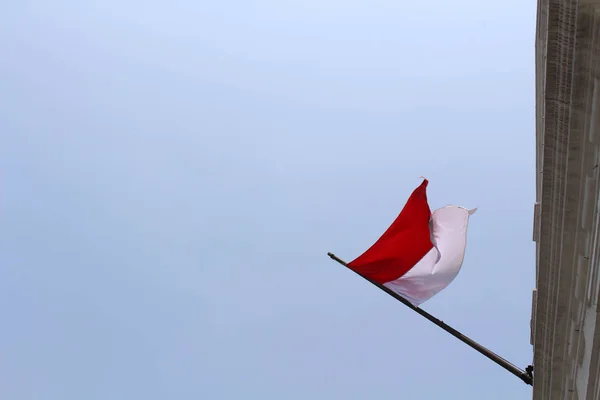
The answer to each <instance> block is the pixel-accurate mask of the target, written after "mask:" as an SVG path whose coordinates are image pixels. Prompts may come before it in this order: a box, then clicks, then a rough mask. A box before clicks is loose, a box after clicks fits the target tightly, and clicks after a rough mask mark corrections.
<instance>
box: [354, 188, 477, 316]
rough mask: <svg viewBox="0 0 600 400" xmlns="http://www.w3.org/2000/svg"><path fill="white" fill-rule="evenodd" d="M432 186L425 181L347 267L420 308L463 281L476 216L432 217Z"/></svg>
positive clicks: (441, 213)
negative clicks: (469, 234)
mask: <svg viewBox="0 0 600 400" xmlns="http://www.w3.org/2000/svg"><path fill="white" fill-rule="evenodd" d="M427 185H428V181H427V180H426V179H424V180H423V183H422V184H421V185H420V186H419V187H418V188H416V189H415V190H414V191H413V193H412V194H411V196H410V197H409V199H408V201H407V202H406V204H405V206H404V208H403V209H402V211H401V212H400V215H398V217H397V218H396V220H395V221H394V222H393V223H392V225H391V226H390V227H389V228H388V229H387V230H386V231H385V232H384V234H383V235H382V236H381V237H380V238H379V239H378V240H377V241H376V242H375V243H374V244H373V245H372V246H371V247H370V248H369V249H368V250H367V251H365V252H364V253H363V254H362V255H360V256H359V257H358V258H356V259H355V260H353V261H351V262H350V263H348V267H349V268H350V269H352V270H353V271H355V272H357V273H358V274H360V275H362V276H364V277H365V278H367V279H370V280H372V281H374V282H377V283H379V284H382V285H383V286H385V287H387V288H388V289H390V290H392V291H394V292H395V293H397V294H398V295H400V296H402V297H403V298H405V299H406V300H408V301H409V302H411V303H412V304H413V305H415V306H418V305H419V304H421V303H423V302H425V301H427V300H429V299H430V298H431V297H433V296H435V295H436V294H437V293H439V292H440V291H441V290H443V289H444V288H446V287H447V286H448V285H449V284H450V283H451V282H452V281H453V280H454V278H455V277H456V275H458V272H459V271H460V269H461V266H462V263H463V259H464V255H465V248H466V245H467V225H468V222H469V216H470V215H472V214H473V213H474V212H475V210H476V209H473V210H469V209H466V208H464V207H459V206H455V205H449V206H446V207H442V208H439V209H437V210H435V211H433V212H431V210H430V208H429V204H428V202H427Z"/></svg>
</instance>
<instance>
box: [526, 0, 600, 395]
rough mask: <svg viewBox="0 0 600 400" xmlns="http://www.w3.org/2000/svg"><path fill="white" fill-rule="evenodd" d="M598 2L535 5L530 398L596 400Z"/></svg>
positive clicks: (599, 367)
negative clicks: (534, 261) (533, 287)
mask: <svg viewBox="0 0 600 400" xmlns="http://www.w3.org/2000/svg"><path fill="white" fill-rule="evenodd" d="M599 61H600V1H558V0H540V1H539V2H538V21H537V38H536V120H537V125H536V131H537V132H536V141H537V155H536V157H537V200H536V207H535V223H534V240H535V241H536V243H537V265H536V271H537V288H536V291H535V292H534V296H535V299H534V310H533V315H532V338H533V345H534V367H535V372H534V376H535V381H534V390H533V393H534V394H533V398H534V399H535V400H552V399H581V400H583V399H600V384H599V379H598V378H599V376H600V359H599V353H600V329H597V328H598V326H599V325H600V318H597V312H598V311H597V310H598V308H597V306H598V295H599V284H600V251H599V245H600V240H599V239H600V238H599V217H600V214H599V201H598V200H599V190H600V187H599V180H598V178H599V171H600V167H598V163H599V162H600V157H599V150H600V147H599V145H600V119H599V116H600V111H599V108H600V62H599Z"/></svg>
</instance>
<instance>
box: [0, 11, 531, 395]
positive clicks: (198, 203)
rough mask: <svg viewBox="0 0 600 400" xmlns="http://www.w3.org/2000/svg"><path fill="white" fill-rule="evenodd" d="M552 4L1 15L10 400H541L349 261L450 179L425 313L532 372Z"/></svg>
mask: <svg viewBox="0 0 600 400" xmlns="http://www.w3.org/2000/svg"><path fill="white" fill-rule="evenodd" d="M535 12H536V4H535V2H534V1H532V0H530V1H528V2H526V4H524V3H523V2H521V1H517V0H511V1H504V2H481V1H473V0H472V1H459V2H446V1H443V0H437V1H425V2H415V1H411V2H409V1H392V0H378V1H373V0H369V1H367V0H349V1H348V0H344V1H341V0H332V1H328V0H262V1H239V0H238V1H235V0H224V1H219V2H208V1H193V0H174V1H170V2H166V1H154V0H144V1H141V0H136V1H134V0H119V1H117V0H104V1H82V0H77V1H75V0H62V1H61V0H56V1H47V0H37V1H36V0H22V1H6V2H4V3H3V4H2V5H1V6H0V54H1V57H0V189H1V190H0V316H1V318H2V324H1V328H0V398H3V399H11V400H29V399H35V400H38V399H44V400H46V399H49V400H54V399H56V400H81V399H85V400H94V399H98V400H106V399H110V400H120V399H123V400H130V399H144V400H153V399H210V400H212V399H215V400H218V399H277V400H279V399H290V400H294V399H332V398H335V399H377V400H385V399H411V400H419V399H449V398H456V399H459V398H460V399H481V398H485V399H492V400H495V399H501V400H506V399H515V400H516V399H529V398H530V397H531V390H530V388H529V387H527V386H526V385H524V384H523V383H522V382H521V381H519V380H518V379H517V378H515V377H513V376H512V375H510V374H508V373H507V372H505V371H504V370H502V369H501V368H500V367H498V366H496V365H495V364H493V363H491V362H490V361H488V360H487V359H485V358H483V357H482V356H480V355H479V354H478V353H476V352H475V351H473V350H471V349H469V348H468V347H466V346H465V345H463V344H462V343H460V342H458V341H457V340H455V339H454V338H452V337H450V336H449V335H447V334H446V333H444V332H443V331H441V330H440V329H438V328H436V327H435V326H433V325H432V324H430V323H429V322H427V321H425V320H423V319H422V318H420V317H418V316H417V315H414V313H412V312H410V311H409V310H407V309H405V308H404V307H403V306H402V305H401V304H399V303H397V302H396V301H394V300H393V299H391V298H389V297H388V296H387V295H385V294H384V293H382V292H380V291H379V290H377V289H375V288H373V287H372V286H370V285H369V284H368V283H366V282H364V281H361V280H360V279H359V278H357V277H356V276H355V275H354V274H352V273H350V272H348V271H346V270H344V268H343V267H341V266H339V265H337V264H336V263H333V262H332V261H330V260H329V258H328V257H327V256H326V253H327V251H334V252H335V253H337V254H338V255H340V256H341V257H343V258H346V259H352V258H353V257H355V256H358V255H359V254H360V253H361V252H362V251H363V250H365V249H366V248H367V247H368V246H370V245H371V243H372V242H373V241H374V240H376V239H377V237H378V236H379V235H380V234H381V233H383V231H384V230H385V229H386V228H387V226H388V225H389V224H390V223H391V222H392V220H393V219H394V218H395V217H396V215H397V213H398V212H399V211H400V209H401V207H402V206H403V204H404V201H405V200H406V198H407V197H408V195H409V194H410V192H411V191H412V190H413V189H414V188H415V187H416V186H417V185H418V184H419V183H420V180H419V179H418V177H419V176H420V175H424V176H426V177H427V178H428V179H429V180H430V182H431V183H430V189H429V196H430V202H431V206H432V207H434V208H435V207H439V206H443V205H445V204H448V203H456V204H460V205H463V206H465V207H479V211H478V213H477V214H475V215H474V216H473V217H472V219H471V225H470V231H469V236H468V243H469V244H468V248H467V255H466V259H465V263H464V266H463V270H462V272H461V274H460V275H459V276H458V278H457V279H456V280H455V281H454V283H453V284H452V285H451V286H450V287H449V288H447V289H446V290H445V291H443V292H442V293H441V294H439V295H438V296H437V297H435V298H434V299H432V300H430V301H429V302H427V303H425V304H424V305H423V308H424V309H426V310H428V311H430V312H432V313H433V314H435V315H436V316H438V317H439V318H441V319H443V320H444V321H446V322H448V323H450V324H452V325H454V326H455V327H456V328H458V329H460V330H462V331H463V332H464V333H466V334H468V335H470V336H471V337H473V338H474V339H475V340H478V341H480V342H481V343H482V344H484V345H487V346H489V347H490V348H491V349H493V350H494V351H496V352H498V353H499V354H501V355H502V356H504V357H505V358H507V359H509V360H511V361H512V362H514V363H515V364H517V365H519V366H521V367H525V366H526V365H527V364H529V363H530V362H531V359H532V347H531V346H530V344H529V318H530V312H531V291H532V289H533V287H534V271H535V258H534V244H533V242H532V239H531V238H532V211H533V205H534V200H535V199H534V190H535V173H534V107H535V103H534V33H535V20H536V15H535Z"/></svg>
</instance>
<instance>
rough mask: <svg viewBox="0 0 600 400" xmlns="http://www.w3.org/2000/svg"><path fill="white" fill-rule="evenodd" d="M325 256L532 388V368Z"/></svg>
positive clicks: (334, 256)
mask: <svg viewBox="0 0 600 400" xmlns="http://www.w3.org/2000/svg"><path fill="white" fill-rule="evenodd" d="M327 255H328V256H329V257H331V259H333V260H335V261H337V262H338V263H340V264H342V265H343V266H345V267H347V268H348V269H350V270H351V271H352V272H354V273H355V274H357V275H358V276H360V277H361V278H363V279H365V280H367V281H369V282H371V283H372V284H373V285H375V286H377V287H378V288H379V289H381V290H383V291H384V292H386V293H387V294H389V295H390V296H392V297H393V298H395V299H396V300H398V301H399V302H400V303H402V304H404V305H405V306H406V307H408V308H410V309H411V310H413V311H414V312H416V313H417V314H419V315H421V316H423V317H425V318H426V319H428V320H429V321H431V322H433V323H434V324H436V325H437V326H439V327H440V328H442V329H443V330H445V331H446V332H448V333H449V334H451V335H452V336H454V337H455V338H457V339H458V340H460V341H461V342H463V343H465V344H466V345H468V346H470V347H472V348H473V349H475V350H477V351H478V352H480V353H481V354H483V355H484V356H486V357H487V358H489V359H490V360H492V361H493V362H495V363H496V364H498V365H500V366H501V367H502V368H504V369H506V370H507V371H508V372H510V373H512V374H513V375H515V376H518V377H519V378H521V380H522V381H523V382H525V383H526V384H528V385H531V386H533V367H532V366H531V365H530V366H528V367H527V368H526V370H525V371H523V370H522V369H520V368H519V367H517V366H515V365H514V364H512V363H510V362H509V361H507V360H505V359H504V358H502V357H500V356H499V355H498V354H496V353H494V352H493V351H491V350H489V349H487V348H485V347H483V346H482V345H480V344H479V343H477V342H476V341H474V340H473V339H471V338H469V337H467V336H465V335H463V334H462V333H460V332H459V331H457V330H456V329H454V328H452V327H451V326H449V325H447V324H445V323H444V322H443V321H440V320H439V319H437V318H435V317H434V316H433V315H431V314H429V313H428V312H426V311H424V310H422V309H420V308H419V307H415V306H414V305H412V303H410V302H409V301H408V300H406V299H405V298H403V297H402V296H400V295H398V294H397V293H395V292H394V291H392V290H390V289H388V288H387V287H385V286H383V285H382V284H380V283H378V282H375V281H372V280H371V279H369V278H367V277H365V276H363V275H361V274H359V273H358V272H356V271H354V270H352V269H351V268H349V267H348V263H346V262H345V261H344V260H342V259H340V258H338V257H337V256H336V255H335V254H333V253H327Z"/></svg>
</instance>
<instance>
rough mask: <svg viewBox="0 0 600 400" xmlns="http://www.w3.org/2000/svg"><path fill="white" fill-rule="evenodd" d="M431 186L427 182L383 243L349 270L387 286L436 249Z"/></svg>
mask: <svg viewBox="0 0 600 400" xmlns="http://www.w3.org/2000/svg"><path fill="white" fill-rule="evenodd" d="M427 184H428V181H427V180H426V179H425V180H424V181H423V183H422V184H421V185H420V186H419V187H418V188H416V189H415V190H414V192H413V193H412V194H411V195H410V197H409V199H408V201H407V202H406V205H405V206H404V208H403V209H402V211H401V212H400V215H398V217H397V218H396V220H395V221H394V222H393V223H392V225H390V227H389V228H388V229H387V230H386V231H385V233H384V234H383V235H382V236H381V237H380V238H379V240H377V242H375V243H374V244H373V246H371V247H370V248H369V249H368V250H367V251H366V252H364V253H363V254H362V255H361V256H360V257H358V258H357V259H355V260H354V261H352V262H350V263H349V264H348V267H350V268H351V269H352V270H354V271H356V272H358V273H359V274H361V275H362V276H364V277H366V278H369V279H371V280H373V281H375V282H378V283H382V284H383V283H386V282H390V281H393V280H396V279H398V278H400V277H401V276H402V275H404V274H406V273H407V272H408V271H409V270H410V269H411V268H412V267H414V266H415V264H417V263H418V262H419V261H420V260H421V259H422V258H423V257H424V256H425V255H426V254H427V253H428V252H429V251H430V250H431V249H432V248H433V244H432V243H431V233H430V230H429V219H430V217H431V210H430V209H429V204H428V203H427Z"/></svg>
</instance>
